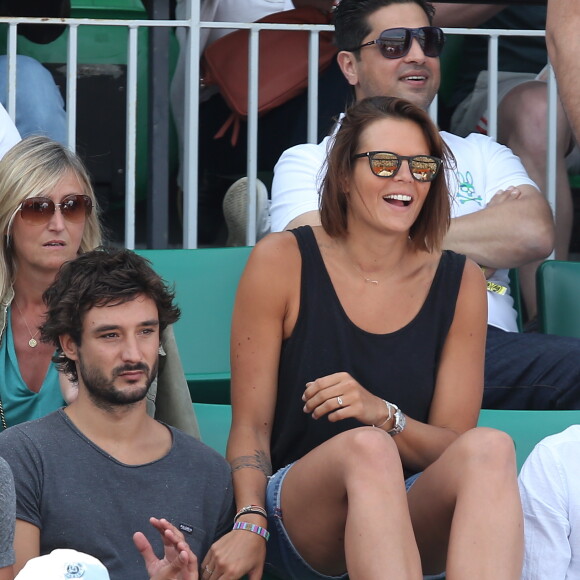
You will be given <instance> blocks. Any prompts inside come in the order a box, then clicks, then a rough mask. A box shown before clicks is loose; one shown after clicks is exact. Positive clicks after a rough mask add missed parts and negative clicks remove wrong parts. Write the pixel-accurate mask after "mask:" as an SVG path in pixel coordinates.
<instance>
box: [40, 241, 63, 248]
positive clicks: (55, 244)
mask: <svg viewBox="0 0 580 580" xmlns="http://www.w3.org/2000/svg"><path fill="white" fill-rule="evenodd" d="M43 246H45V247H47V248H60V247H64V242H46V244H43Z"/></svg>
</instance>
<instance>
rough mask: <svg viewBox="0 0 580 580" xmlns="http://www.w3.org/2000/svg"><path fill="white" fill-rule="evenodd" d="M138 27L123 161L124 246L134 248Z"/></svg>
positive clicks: (130, 63) (132, 30)
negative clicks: (124, 158) (124, 160)
mask: <svg viewBox="0 0 580 580" xmlns="http://www.w3.org/2000/svg"><path fill="white" fill-rule="evenodd" d="M138 32H139V30H138V28H137V27H135V26H130V27H129V47H128V54H127V129H126V130H127V151H126V163H125V187H126V189H125V247H126V248H129V249H130V250H133V249H134V248H135V170H136V157H137V48H138V45H137V41H138Z"/></svg>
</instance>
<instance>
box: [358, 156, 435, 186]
mask: <svg viewBox="0 0 580 580" xmlns="http://www.w3.org/2000/svg"><path fill="white" fill-rule="evenodd" d="M361 157H368V159H369V165H370V168H371V171H372V172H373V173H374V174H375V175H376V176H377V177H395V175H397V173H398V171H399V169H401V164H402V163H403V161H405V160H406V161H407V163H408V164H409V170H410V171H411V175H412V176H413V179H414V180H415V181H423V182H429V181H433V180H434V179H435V178H436V177H437V174H438V173H439V168H440V167H441V159H439V157H433V156H432V155H412V156H407V155H397V154H396V153H392V152H391V151H367V152H366V153H358V154H357V155H354V156H353V159H360V158H361Z"/></svg>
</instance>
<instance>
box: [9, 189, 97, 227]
mask: <svg viewBox="0 0 580 580" xmlns="http://www.w3.org/2000/svg"><path fill="white" fill-rule="evenodd" d="M57 207H58V209H59V210H60V213H61V214H62V217H63V218H64V219H65V220H67V221H69V222H73V223H79V222H82V221H83V220H84V219H85V218H86V217H88V216H89V215H90V214H91V211H92V210H93V202H92V200H91V198H90V197H89V196H88V195H84V194H80V193H75V194H71V195H67V196H65V197H63V198H62V200H61V202H60V203H54V201H52V199H50V198H49V197H29V198H28V199H25V200H24V201H23V202H22V203H21V204H20V206H19V207H18V209H17V210H16V211H18V212H20V217H21V218H22V219H23V220H24V221H25V222H26V223H28V224H31V225H42V224H47V223H48V222H49V221H50V220H51V218H52V216H53V215H54V214H55V212H56V208H57Z"/></svg>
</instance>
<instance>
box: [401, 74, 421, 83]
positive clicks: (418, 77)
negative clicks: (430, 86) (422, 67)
mask: <svg viewBox="0 0 580 580" xmlns="http://www.w3.org/2000/svg"><path fill="white" fill-rule="evenodd" d="M403 80H405V81H421V82H423V81H426V80H427V77H426V76H423V75H409V76H406V77H403Z"/></svg>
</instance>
